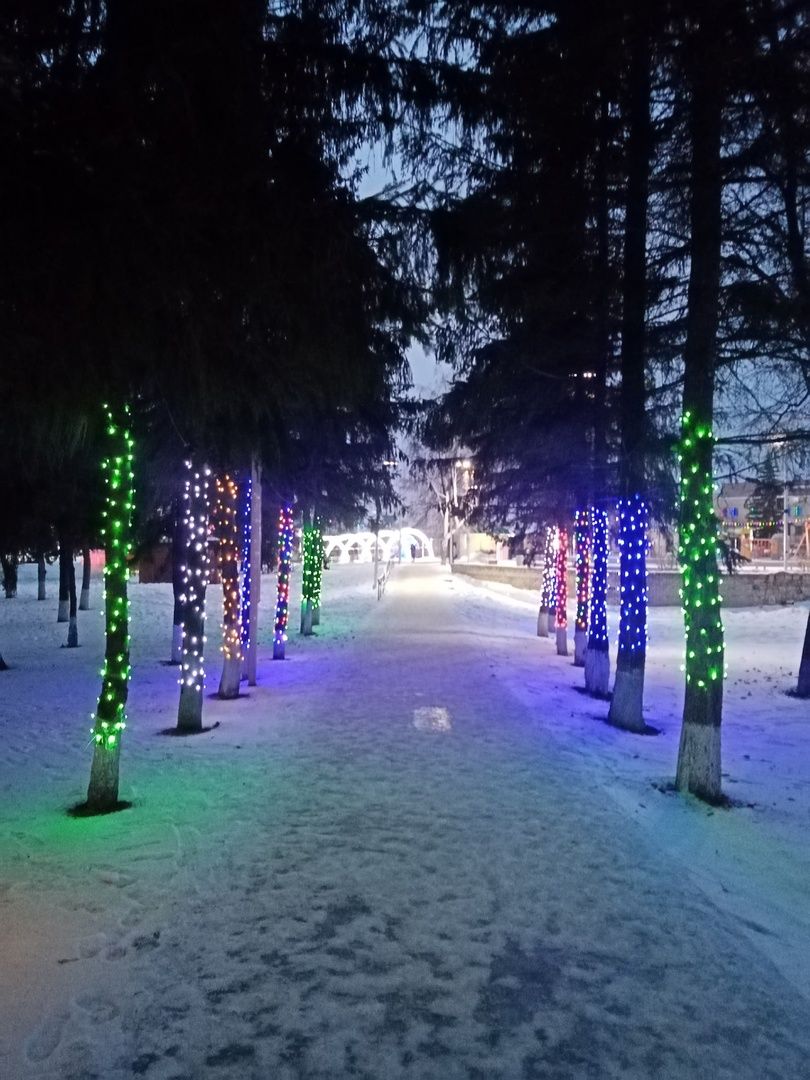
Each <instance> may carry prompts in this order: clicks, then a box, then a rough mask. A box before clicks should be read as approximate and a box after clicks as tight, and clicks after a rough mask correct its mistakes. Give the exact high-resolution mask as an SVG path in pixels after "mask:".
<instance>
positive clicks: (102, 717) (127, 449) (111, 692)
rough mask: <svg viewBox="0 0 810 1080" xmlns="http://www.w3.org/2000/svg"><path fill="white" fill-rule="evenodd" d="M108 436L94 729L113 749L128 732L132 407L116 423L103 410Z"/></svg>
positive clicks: (101, 741) (97, 737)
mask: <svg viewBox="0 0 810 1080" xmlns="http://www.w3.org/2000/svg"><path fill="white" fill-rule="evenodd" d="M103 408H104V415H105V418H106V428H105V434H106V436H107V438H108V439H109V445H110V454H109V456H108V457H106V458H105V459H104V460H103V461H102V463H101V468H102V471H103V473H104V482H105V488H106V498H105V508H104V510H103V512H102V536H103V539H104V549H105V556H106V558H105V566H104V610H105V619H106V629H107V637H106V649H105V655H104V666H103V667H102V669H101V678H102V683H101V693H100V695H99V699H98V706H97V707H96V711H95V713H94V714H93V715H92V718H91V719H92V720H93V727H92V728H91V729H90V730H91V734H92V737H93V742H94V743H95V744H96V745H97V746H101V747H104V748H106V749H108V750H113V749H115V747H116V744H117V743H118V742H119V741H120V737H121V732H122V731H123V730H124V728H125V727H126V703H127V690H128V685H129V676H130V664H129V600H128V599H127V580H128V576H129V570H128V568H127V552H128V550H129V545H130V527H131V522H132V508H133V500H134V484H133V481H134V479H135V473H134V471H133V463H134V446H135V442H134V439H133V438H132V433H131V431H130V428H129V407H128V406H125V407H124V409H123V415H122V417H121V418H120V419H117V418H116V416H115V414H114V413H113V410H112V409H111V408H110V406H109V405H106V404H105V405H104V406H103Z"/></svg>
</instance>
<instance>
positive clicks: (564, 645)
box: [555, 626, 568, 656]
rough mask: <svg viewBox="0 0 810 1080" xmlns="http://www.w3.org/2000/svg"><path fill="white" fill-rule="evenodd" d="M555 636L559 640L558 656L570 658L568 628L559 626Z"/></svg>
mask: <svg viewBox="0 0 810 1080" xmlns="http://www.w3.org/2000/svg"><path fill="white" fill-rule="evenodd" d="M555 635H556V638H557V656H568V628H567V627H565V626H557V627H556V628H555Z"/></svg>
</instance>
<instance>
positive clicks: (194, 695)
mask: <svg viewBox="0 0 810 1080" xmlns="http://www.w3.org/2000/svg"><path fill="white" fill-rule="evenodd" d="M186 468H187V474H186V482H185V493H184V505H183V511H184V513H183V547H184V551H183V563H182V572H183V586H184V588H183V591H184V593H185V597H186V604H185V618H184V622H183V659H182V663H181V667H180V705H179V708H178V711H177V730H178V731H179V732H181V733H182V734H195V733H197V732H200V731H202V710H203V692H204V690H205V592H206V588H207V586H208V494H209V492H208V488H209V477H210V475H211V470H210V469H209V468H208V466H207V465H203V466H199V467H198V466H196V465H195V464H194V463H193V462H192V461H191V459H189V460H187V461H186Z"/></svg>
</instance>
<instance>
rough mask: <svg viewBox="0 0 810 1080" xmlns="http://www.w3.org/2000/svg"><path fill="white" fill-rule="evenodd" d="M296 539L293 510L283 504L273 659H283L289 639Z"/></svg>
mask: <svg viewBox="0 0 810 1080" xmlns="http://www.w3.org/2000/svg"><path fill="white" fill-rule="evenodd" d="M294 539H295V527H294V525H293V511H292V507H291V506H282V508H281V509H280V510H279V515H278V589H277V592H276V621H275V627H274V630H273V659H274V660H283V659H284V651H285V644H286V641H287V618H288V615H289V602H290V574H291V571H292V549H293V541H294Z"/></svg>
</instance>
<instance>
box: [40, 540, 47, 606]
mask: <svg viewBox="0 0 810 1080" xmlns="http://www.w3.org/2000/svg"><path fill="white" fill-rule="evenodd" d="M47 576H48V569H47V567H46V565H45V556H44V555H43V554H42V553H41V552H40V554H39V555H38V556H37V600H47V599H48V597H47V593H46V590H45V579H46V577H47Z"/></svg>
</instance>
